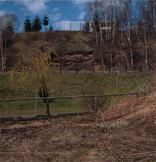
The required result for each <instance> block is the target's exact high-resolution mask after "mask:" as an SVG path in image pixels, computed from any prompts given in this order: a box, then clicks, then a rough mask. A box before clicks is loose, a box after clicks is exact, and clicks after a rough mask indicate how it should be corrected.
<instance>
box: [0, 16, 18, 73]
mask: <svg viewBox="0 0 156 162" xmlns="http://www.w3.org/2000/svg"><path fill="white" fill-rule="evenodd" d="M17 26H18V19H17V17H16V15H14V14H4V15H3V16H1V17H0V53H1V70H2V72H5V71H6V61H7V48H8V46H9V45H10V40H11V39H12V35H13V32H14V31H15V30H16V29H17Z"/></svg>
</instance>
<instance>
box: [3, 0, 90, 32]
mask: <svg viewBox="0 0 156 162" xmlns="http://www.w3.org/2000/svg"><path fill="white" fill-rule="evenodd" d="M85 1H87V0H0V15H3V14H4V13H5V12H8V13H15V14H16V15H17V17H18V19H19V21H20V27H19V28H20V30H22V28H23V23H22V22H23V19H24V18H25V17H26V16H30V17H32V18H33V17H34V16H35V15H36V14H38V15H39V16H40V17H43V16H44V15H45V14H47V15H48V16H49V19H50V23H51V24H52V25H53V26H54V28H55V29H59V28H60V21H67V22H68V21H81V20H83V19H84V13H85V12H84V4H85V3H84V2H85ZM64 23H65V22H64ZM67 25H68V23H67Z"/></svg>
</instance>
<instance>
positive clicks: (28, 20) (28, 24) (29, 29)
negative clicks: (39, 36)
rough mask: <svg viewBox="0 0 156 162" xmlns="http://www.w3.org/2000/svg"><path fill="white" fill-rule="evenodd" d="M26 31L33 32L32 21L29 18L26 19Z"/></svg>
mask: <svg viewBox="0 0 156 162" xmlns="http://www.w3.org/2000/svg"><path fill="white" fill-rule="evenodd" d="M24 30H25V32H30V31H32V25H31V20H30V18H29V17H26V19H25V22H24Z"/></svg>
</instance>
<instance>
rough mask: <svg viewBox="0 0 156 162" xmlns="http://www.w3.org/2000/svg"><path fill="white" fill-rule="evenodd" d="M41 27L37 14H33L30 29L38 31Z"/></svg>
mask: <svg viewBox="0 0 156 162" xmlns="http://www.w3.org/2000/svg"><path fill="white" fill-rule="evenodd" d="M41 29H42V22H41V19H40V17H39V16H38V15H36V16H35V18H34V20H33V23H32V30H33V31H40V30H41Z"/></svg>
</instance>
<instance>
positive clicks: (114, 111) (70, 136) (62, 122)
mask: <svg viewBox="0 0 156 162" xmlns="http://www.w3.org/2000/svg"><path fill="white" fill-rule="evenodd" d="M155 98H156V97H155V96H152V97H151V98H149V97H142V98H138V99H134V98H129V100H128V101H126V102H124V103H122V104H121V105H118V106H117V107H114V108H111V110H107V111H101V112H98V113H96V114H88V115H82V116H73V117H62V118H58V119H51V120H44V121H33V122H24V123H22V122H20V123H14V124H6V125H1V126H0V127H1V131H0V152H1V153H0V161H2V162H5V161H8V162H18V161H19V162H20V161H23V162H25V161H29V162H31V161H33V162H44V161H46V162H53V161H54V162H62V161H63V162H64V161H67V162H70V161H71V162H73V161H74V162H75V161H76V162H81V161H84V162H121V161H124V162H133V161H140V162H154V161H155V160H156V105H155V104H156V101H155Z"/></svg>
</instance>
